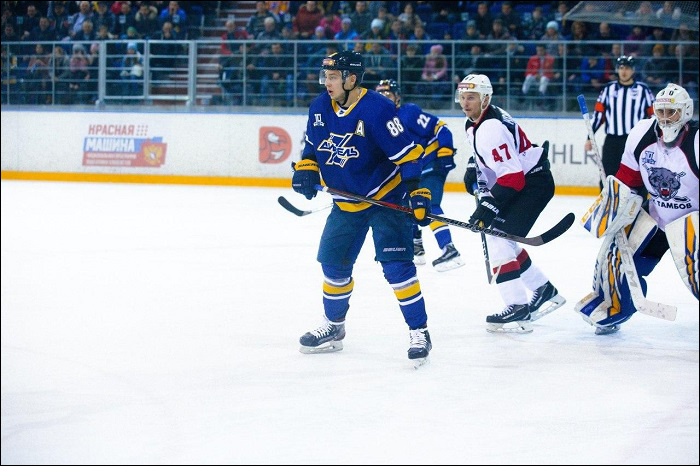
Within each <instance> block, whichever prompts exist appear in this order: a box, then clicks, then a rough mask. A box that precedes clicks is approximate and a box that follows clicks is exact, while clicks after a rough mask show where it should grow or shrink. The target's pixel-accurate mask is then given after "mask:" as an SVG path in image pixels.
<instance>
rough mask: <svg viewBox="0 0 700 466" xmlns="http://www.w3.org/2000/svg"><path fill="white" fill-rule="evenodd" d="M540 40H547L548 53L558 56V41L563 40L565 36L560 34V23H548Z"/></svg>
mask: <svg viewBox="0 0 700 466" xmlns="http://www.w3.org/2000/svg"><path fill="white" fill-rule="evenodd" d="M540 40H543V41H547V42H548V43H547V44H546V45H545V48H546V50H547V54H548V55H552V56H556V54H557V53H558V51H559V47H558V45H557V42H560V41H563V40H564V38H563V37H562V36H561V34H559V24H557V22H556V21H550V22H548V23H547V29H546V30H545V33H544V35H543V36H542V38H540Z"/></svg>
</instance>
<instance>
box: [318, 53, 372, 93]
mask: <svg viewBox="0 0 700 466" xmlns="http://www.w3.org/2000/svg"><path fill="white" fill-rule="evenodd" d="M326 70H338V71H340V72H341V75H342V77H343V83H345V80H346V79H347V78H348V76H350V74H354V75H355V76H357V83H356V84H355V85H359V84H360V83H361V82H362V78H363V77H364V75H365V63H364V60H363V59H362V55H360V53H358V52H353V51H351V50H343V51H342V52H338V53H334V54H331V55H329V56H327V57H326V58H324V59H323V63H322V64H321V72H320V73H319V78H318V82H319V83H320V84H325V83H326Z"/></svg>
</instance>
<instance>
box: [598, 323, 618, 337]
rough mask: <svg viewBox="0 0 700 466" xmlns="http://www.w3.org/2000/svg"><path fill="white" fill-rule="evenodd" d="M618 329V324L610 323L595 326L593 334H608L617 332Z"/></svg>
mask: <svg viewBox="0 0 700 466" xmlns="http://www.w3.org/2000/svg"><path fill="white" fill-rule="evenodd" d="M618 330H620V326H619V325H610V326H606V327H596V328H595V334H596V335H610V334H611V333H617V331H618Z"/></svg>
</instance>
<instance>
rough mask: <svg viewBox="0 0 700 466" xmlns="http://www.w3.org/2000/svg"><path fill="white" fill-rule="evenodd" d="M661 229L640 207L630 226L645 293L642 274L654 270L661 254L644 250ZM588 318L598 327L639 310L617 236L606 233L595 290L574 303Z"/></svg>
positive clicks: (633, 247)
mask: <svg viewBox="0 0 700 466" xmlns="http://www.w3.org/2000/svg"><path fill="white" fill-rule="evenodd" d="M657 231H658V226H657V225H656V222H655V221H654V220H653V219H652V218H651V216H649V214H647V213H646V212H645V211H640V212H639V215H638V216H637V218H636V219H635V221H634V223H633V224H632V225H631V226H630V228H629V233H628V234H629V238H628V247H630V249H631V250H632V251H631V252H632V256H633V260H634V267H635V269H636V270H637V273H638V275H639V278H640V282H641V286H642V289H643V292H644V293H645V294H646V282H645V281H644V280H643V278H642V277H644V276H646V275H648V274H649V273H651V271H652V270H653V269H654V267H656V264H658V262H659V260H660V257H656V256H655V255H652V256H648V255H645V254H644V251H645V249H646V247H647V246H648V245H649V244H650V242H651V241H652V238H654V235H655V234H656V233H657ZM574 310H575V311H576V312H579V313H581V316H582V317H583V319H584V320H585V321H587V322H588V323H590V324H591V325H593V326H595V327H598V328H606V329H607V328H611V327H612V326H615V325H617V326H619V325H620V324H622V323H623V322H626V321H627V320H629V318H630V317H632V315H633V314H634V313H635V312H636V311H637V309H636V308H635V307H634V303H633V302H632V296H631V294H630V289H629V284H628V283H627V278H626V277H625V274H624V271H623V267H622V258H621V253H620V250H619V247H618V245H617V243H616V240H615V237H614V236H608V235H606V236H605V241H604V242H603V245H602V246H601V248H600V252H599V253H598V258H597V259H596V264H595V271H594V277H593V292H592V293H590V294H589V295H588V296H586V297H585V298H583V299H582V300H581V301H579V302H578V303H577V304H576V306H575V307H574Z"/></svg>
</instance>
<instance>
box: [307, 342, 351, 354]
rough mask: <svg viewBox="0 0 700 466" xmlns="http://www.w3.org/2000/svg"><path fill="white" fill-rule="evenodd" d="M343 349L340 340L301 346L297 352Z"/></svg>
mask: <svg viewBox="0 0 700 466" xmlns="http://www.w3.org/2000/svg"><path fill="white" fill-rule="evenodd" d="M342 349H343V342H342V341H330V342H328V343H324V344H323V345H320V346H301V347H300V348H299V352H301V353H303V354H321V353H335V352H336V351H340V350H342Z"/></svg>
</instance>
